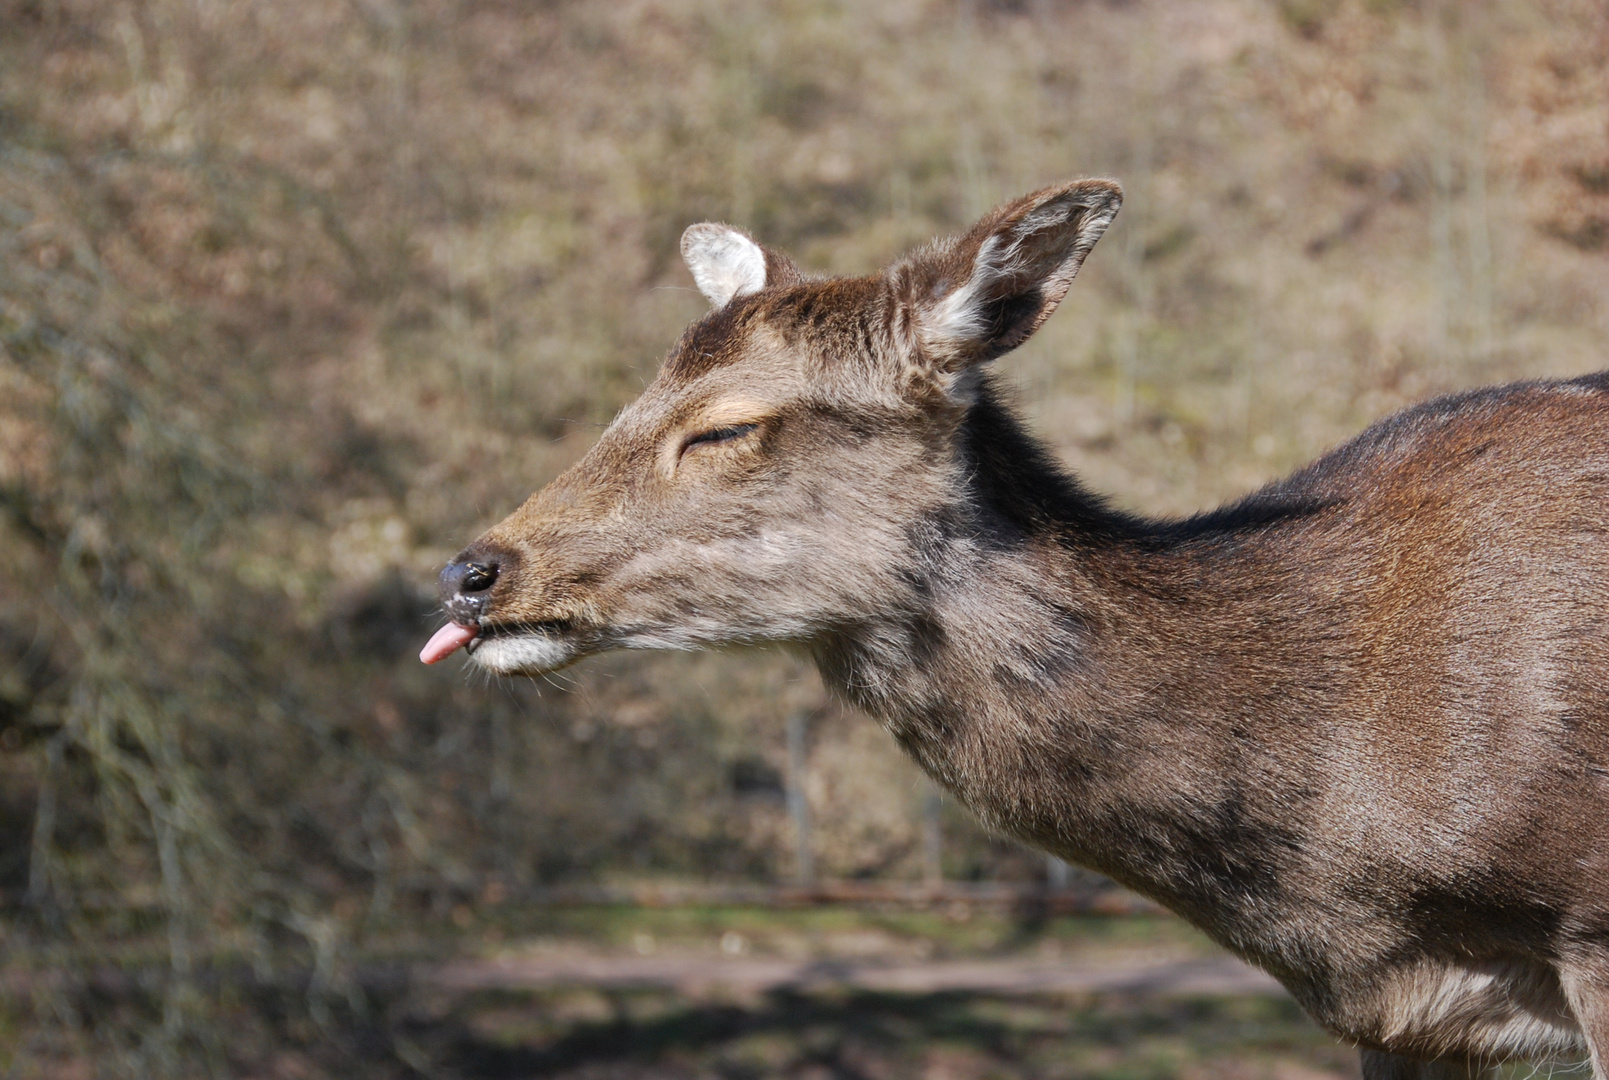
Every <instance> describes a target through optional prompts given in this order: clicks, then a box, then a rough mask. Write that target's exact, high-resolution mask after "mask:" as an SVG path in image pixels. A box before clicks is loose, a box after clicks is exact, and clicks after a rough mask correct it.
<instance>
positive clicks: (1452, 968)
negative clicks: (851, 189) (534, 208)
mask: <svg viewBox="0 0 1609 1080" xmlns="http://www.w3.org/2000/svg"><path fill="white" fill-rule="evenodd" d="M1122 198H1123V196H1122V189H1121V187H1120V186H1119V185H1118V184H1117V183H1116V182H1113V181H1110V180H1101V179H1082V180H1077V181H1071V182H1066V183H1062V184H1059V185H1056V186H1053V187H1048V188H1045V189H1043V190H1040V191H1036V192H1034V193H1032V194H1029V195H1026V196H1023V197H1022V198H1019V199H1016V200H1014V201H1011V202H1008V203H1005V204H1004V205H1002V206H1000V207H998V208H997V209H995V210H994V211H992V212H991V213H989V214H988V215H986V216H985V217H983V218H982V220H980V221H979V222H978V223H977V224H976V225H974V226H973V227H972V228H971V229H970V230H968V231H967V232H965V233H964V234H962V235H960V236H959V237H955V238H951V239H947V240H941V241H936V242H933V243H930V244H928V245H927V246H925V247H922V248H920V249H918V250H916V251H914V252H913V253H911V254H909V255H907V256H905V257H903V258H901V259H900V260H898V261H896V262H894V263H893V264H892V265H890V266H888V267H887V268H886V269H884V270H882V271H880V272H878V273H875V274H870V275H867V276H863V277H832V278H829V277H818V276H812V275H809V274H806V273H805V272H803V271H802V270H801V269H800V268H799V267H798V266H797V265H796V264H795V263H794V262H793V261H792V260H790V259H789V258H788V257H787V256H785V255H783V254H781V253H779V252H777V251H774V250H772V249H770V248H768V247H763V246H761V245H760V244H759V243H758V242H756V241H755V240H754V239H753V238H752V237H751V236H750V235H749V234H747V233H745V232H743V231H741V230H740V229H737V228H735V227H732V226H729V225H725V224H719V223H709V222H706V223H703V224H697V225H693V226H691V227H690V228H688V229H687V231H686V233H685V234H684V235H683V237H682V241H681V253H682V255H683V257H684V259H685V261H686V264H687V267H688V269H689V270H690V271H691V273H692V277H693V279H694V281H695V283H696V284H697V286H698V288H699V290H700V291H701V292H702V293H703V295H704V296H705V297H706V298H707V299H708V300H709V303H710V310H709V311H708V313H707V314H705V315H703V316H702V317H700V318H699V319H698V320H697V321H695V322H693V323H692V324H691V325H690V326H689V327H688V328H687V329H686V330H685V332H684V333H683V334H682V336H681V338H680V340H679V342H678V343H677V344H676V345H675V346H674V348H673V349H672V350H671V352H670V353H669V355H668V357H667V359H666V360H665V361H664V363H663V365H662V367H661V369H660V370H659V372H658V373H657V375H656V376H655V377H654V378H653V380H652V381H651V382H650V383H649V385H648V386H647V388H646V389H645V390H644V392H643V393H642V394H641V396H640V397H638V398H637V399H636V400H635V401H633V402H632V403H631V404H629V405H627V406H626V407H625V408H624V409H623V410H622V411H621V412H620V413H619V414H618V416H617V417H616V418H615V419H614V420H613V422H612V423H611V424H609V426H608V427H607V428H606V429H605V430H604V431H603V433H602V434H601V436H600V437H599V438H598V440H597V442H596V443H595V444H594V445H593V446H592V447H591V449H590V450H589V451H588V452H587V453H586V454H585V455H584V456H583V457H581V458H580V459H579V461H578V462H577V463H576V464H574V465H573V466H572V467H571V468H569V469H568V470H567V471H565V472H563V473H562V474H561V475H560V476H559V477H558V478H557V479H555V480H553V481H552V482H551V483H550V484H548V485H547V486H546V487H545V488H543V489H542V490H540V491H538V492H537V493H536V494H534V495H532V496H531V497H530V498H529V499H528V500H527V501H526V502H525V503H524V504H523V505H521V506H520V507H519V508H518V509H516V510H515V511H514V512H513V513H512V514H510V515H509V516H508V517H507V518H506V519H504V520H503V521H502V522H500V523H499V524H497V525H495V526H493V527H492V528H490V529H489V530H488V531H486V532H485V533H484V534H483V535H482V536H480V537H479V538H478V539H477V540H475V541H474V542H473V543H471V544H470V545H469V546H468V547H466V548H465V549H464V550H463V551H462V552H461V553H460V554H458V555H457V557H456V558H454V559H453V561H452V562H451V563H450V564H449V565H448V566H447V567H446V568H445V569H444V570H443V571H442V572H441V576H440V590H441V597H442V601H443V603H444V605H445V611H446V613H447V616H448V619H449V621H448V622H447V623H446V624H445V625H444V626H443V627H442V628H441V629H440V630H439V631H438V632H437V633H436V634H435V636H434V637H433V638H432V639H431V640H430V642H429V644H428V645H427V646H426V647H425V649H424V651H423V653H422V654H421V659H422V660H424V661H425V662H426V663H435V662H439V661H441V660H442V659H444V658H446V657H447V656H450V655H451V654H453V653H454V652H456V651H457V650H459V649H460V648H462V649H464V650H466V651H467V652H468V655H469V658H470V662H471V663H472V664H473V665H476V666H478V667H479V668H480V669H483V670H484V671H486V672H489V673H492V674H495V675H508V676H516V675H521V676H537V675H543V674H545V673H548V672H552V671H555V670H557V669H559V668H562V667H564V666H566V665H569V664H572V663H574V662H575V661H577V660H579V659H580V658H582V657H586V656H590V655H593V654H596V653H599V652H602V651H604V650H610V649H622V648H625V649H681V650H691V649H705V648H716V647H722V646H742V645H752V644H760V643H772V644H780V645H782V646H784V647H786V648H790V649H795V650H798V651H799V652H800V653H801V654H802V655H804V656H806V657H808V658H810V659H811V660H813V661H814V663H815V665H816V666H817V667H818V668H819V670H820V672H821V675H822V677H823V680H824V682H825V684H826V685H827V686H828V687H829V688H830V690H831V691H832V692H833V693H835V694H837V695H839V696H840V697H841V698H842V699H843V700H845V701H846V702H848V703H849V704H851V705H852V706H855V707H858V708H859V709H861V710H864V711H865V712H866V713H868V714H870V715H871V716H872V717H874V718H875V719H876V720H877V721H879V722H880V723H881V724H882V725H883V726H884V727H885V728H886V729H887V730H888V731H889V732H890V733H891V734H892V735H893V737H894V739H895V740H897V741H898V743H899V744H900V746H901V747H902V748H903V749H904V750H905V751H906V752H907V753H908V754H909V755H910V756H911V757H912V758H913V759H915V761H916V762H917V764H918V765H919V766H920V767H921V768H922V769H923V770H925V771H926V772H927V773H928V774H929V775H930V776H932V777H933V778H934V780H935V781H937V783H939V784H940V785H942V786H943V787H944V788H945V789H947V790H948V791H949V792H951V793H953V794H954V796H955V797H956V798H957V799H959V800H960V801H961V802H962V803H964V804H965V805H966V806H967V807H969V808H970V809H971V810H972V811H973V812H974V813H976V814H977V815H978V817H979V818H981V819H982V821H983V822H984V823H986V824H987V825H989V826H990V827H992V828H994V829H997V830H999V831H1000V832H1002V833H1005V834H1007V835H1008V836H1011V837H1015V838H1017V839H1019V840H1021V841H1023V842H1024V843H1026V844H1029V845H1032V846H1034V847H1037V848H1040V849H1043V850H1044V851H1047V852H1050V853H1053V854H1055V855H1057V856H1059V857H1061V858H1062V859H1065V860H1067V861H1069V862H1072V863H1076V864H1079V865H1082V866H1085V867H1088V868H1090V869H1092V870H1095V871H1098V872H1099V873H1101V874H1105V875H1107V876H1108V877H1110V878H1111V879H1113V880H1114V881H1116V882H1118V883H1120V884H1122V885H1123V886H1126V887H1127V888H1129V889H1131V890H1133V891H1135V892H1136V893H1139V894H1140V895H1142V896H1145V897H1149V898H1150V899H1152V900H1154V901H1156V902H1157V903H1159V904H1161V905H1163V906H1164V907H1166V908H1168V909H1171V910H1172V911H1174V912H1176V913H1177V914H1179V915H1180V916H1182V917H1183V918H1184V919H1186V920H1188V921H1189V922H1190V923H1193V924H1194V925H1195V926H1197V927H1199V928H1200V929H1201V930H1203V931H1204V932H1205V933H1206V934H1207V935H1208V936H1210V937H1211V938H1212V939H1213V940H1215V941H1216V942H1218V943H1219V944H1221V945H1223V946H1224V947H1225V948H1227V949H1228V950H1230V951H1231V952H1233V953H1234V954H1236V955H1238V956H1240V957H1242V958H1243V959H1245V960H1247V961H1249V962H1250V963H1252V964H1254V965H1256V966H1257V967H1260V968H1262V969H1263V970H1264V971H1267V972H1269V973H1270V974H1271V975H1273V976H1274V977H1275V978H1276V979H1277V980H1278V981H1279V982H1280V983H1282V984H1283V985H1284V986H1285V987H1286V989H1287V990H1288V991H1289V992H1290V994H1291V995H1292V996H1293V997H1294V998H1295V1000H1296V1001H1297V1002H1298V1003H1299V1004H1300V1005H1301V1006H1302V1007H1303V1008H1304V1009H1305V1010H1306V1011H1307V1012H1308V1013H1309V1014H1310V1015H1311V1016H1312V1017H1313V1018H1314V1019H1315V1020H1316V1021H1317V1022H1318V1023H1319V1024H1321V1025H1322V1026H1323V1027H1325V1028H1327V1029H1328V1030H1329V1031H1330V1032H1332V1033H1334V1034H1335V1035H1336V1036H1338V1037H1340V1038H1341V1039H1343V1040H1347V1041H1349V1042H1351V1043H1353V1044H1355V1045H1356V1046H1357V1047H1358V1048H1359V1049H1360V1052H1361V1058H1362V1070H1363V1076H1364V1077H1365V1078H1366V1080H1443V1078H1453V1077H1478V1076H1484V1075H1487V1074H1488V1073H1489V1071H1490V1070H1491V1069H1492V1068H1494V1067H1495V1066H1496V1065H1497V1064H1498V1063H1501V1062H1503V1061H1508V1060H1513V1059H1525V1058H1532V1059H1535V1058H1553V1057H1556V1056H1559V1055H1574V1056H1578V1057H1579V1056H1580V1055H1582V1054H1586V1055H1589V1056H1590V1060H1591V1067H1592V1070H1593V1076H1594V1077H1596V1078H1597V1080H1609V373H1606V374H1596V375H1587V376H1584V377H1580V378H1574V379H1566V380H1559V381H1532V382H1521V383H1516V384H1512V385H1508V386H1502V387H1497V388H1490V389H1481V390H1474V391H1469V392H1464V393H1460V394H1456V395H1453V396H1449V397H1441V398H1438V399H1435V400H1431V401H1428V402H1425V403H1422V404H1419V405H1417V406H1414V407H1410V408H1408V409H1407V410H1405V411H1403V412H1400V413H1398V414H1397V415H1395V416H1392V417H1390V418H1388V419H1386V420H1383V421H1381V422H1379V423H1376V424H1375V425H1374V426H1372V427H1370V428H1368V429H1367V430H1365V431H1364V432H1363V433H1362V434H1361V435H1358V436H1357V437H1356V438H1354V439H1353V440H1352V441H1350V442H1348V443H1345V444H1344V445H1342V446H1340V447H1339V448H1338V449H1335V450H1333V451H1331V452H1329V453H1328V454H1326V455H1324V456H1323V457H1321V458H1319V459H1318V460H1316V461H1314V462H1313V463H1311V464H1309V465H1307V466H1306V467H1304V468H1302V469H1300V470H1299V471H1297V472H1296V473H1294V474H1292V475H1290V476H1289V477H1287V478H1285V479H1282V480H1279V481H1276V482H1273V483H1270V484H1269V485H1267V486H1266V487H1264V488H1262V489H1261V490H1258V491H1256V492H1254V493H1252V494H1250V495H1247V496H1245V497H1244V498H1242V499H1240V500H1239V501H1236V502H1233V503H1231V504H1229V505H1226V506H1224V507H1222V508H1219V509H1216V510H1212V511H1209V512H1203V513H1200V514H1198V515H1196V516H1192V517H1187V518H1178V519H1166V520H1152V519H1148V518H1146V517H1143V516H1139V515H1135V514H1131V513H1126V512H1121V511H1119V510H1117V509H1114V508H1112V507H1111V506H1110V505H1109V504H1108V503H1107V502H1106V501H1104V500H1103V499H1102V498H1100V497H1098V496H1097V495H1095V494H1093V493H1091V492H1090V491H1088V490H1086V488H1085V487H1084V486H1082V485H1081V484H1080V483H1079V481H1078V480H1077V479H1075V478H1074V477H1073V476H1072V475H1070V474H1069V472H1068V471H1066V470H1065V469H1064V468H1063V467H1062V465H1061V464H1060V463H1059V462H1058V460H1057V459H1056V458H1055V456H1054V455H1053V454H1052V452H1051V451H1050V450H1049V449H1047V447H1046V445H1045V444H1044V443H1042V442H1041V441H1040V440H1038V439H1037V438H1036V437H1035V436H1034V435H1033V434H1031V433H1030V432H1029V430H1028V429H1027V427H1026V426H1025V422H1024V421H1023V420H1022V419H1020V418H1019V416H1018V414H1017V413H1016V412H1015V411H1014V409H1013V407H1012V405H1011V403H1010V401H1009V399H1008V395H1007V393H1006V391H1005V390H1004V389H1003V388H1002V386H1001V385H1000V383H999V381H998V379H997V377H996V376H995V375H993V374H992V370H993V365H994V362H995V361H997V360H999V359H1000V358H1001V357H1003V356H1004V355H1005V354H1007V353H1009V352H1011V351H1012V350H1013V349H1015V348H1016V347H1017V346H1019V345H1021V344H1022V343H1023V342H1024V341H1025V340H1026V339H1027V338H1028V337H1029V336H1030V335H1032V334H1033V333H1034V332H1035V331H1036V330H1037V329H1038V328H1039V327H1040V326H1041V325H1042V324H1043V323H1044V322H1045V320H1046V319H1047V318H1049V317H1050V315H1051V314H1052V313H1053V312H1054V311H1055V310H1056V308H1057V306H1058V305H1059V304H1060V303H1061V301H1062V299H1063V297H1065V296H1066V294H1067V292H1068V289H1069V287H1070V286H1071V284H1072V282H1073V279H1074V277H1075V275H1076V274H1077V273H1078V270H1079V268H1080V267H1081V266H1082V265H1083V262H1084V260H1085V257H1086V256H1088V254H1089V253H1090V251H1091V249H1092V248H1093V247H1094V245H1095V243H1096V242H1097V241H1098V240H1099V239H1100V237H1101V235H1102V234H1103V233H1104V232H1105V231H1106V229H1107V226H1108V225H1109V224H1110V223H1111V222H1112V220H1113V218H1114V217H1115V215H1116V214H1117V212H1118V208H1119V206H1120V205H1121V203H1122Z"/></svg>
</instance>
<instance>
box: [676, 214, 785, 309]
mask: <svg viewBox="0 0 1609 1080" xmlns="http://www.w3.org/2000/svg"><path fill="white" fill-rule="evenodd" d="M682 258H683V259H685V260H687V269H689V270H691V271H692V272H693V280H694V281H695V282H697V283H698V291H699V292H701V293H703V294H704V296H705V298H706V299H708V300H709V302H710V306H712V307H725V306H726V305H727V304H728V303H730V302H731V301H732V300H733V299H734V298H735V297H739V296H747V295H748V294H749V293H753V292H759V291H760V290H761V289H763V288H765V252H763V251H761V250H760V245H759V244H756V243H755V242H754V241H753V240H750V239H749V238H748V237H747V236H744V235H743V234H742V233H741V232H739V231H738V230H736V229H734V228H732V227H731V226H730V225H717V224H715V223H714V222H711V221H706V222H704V223H703V224H702V225H690V226H688V229H687V231H686V232H684V233H682Z"/></svg>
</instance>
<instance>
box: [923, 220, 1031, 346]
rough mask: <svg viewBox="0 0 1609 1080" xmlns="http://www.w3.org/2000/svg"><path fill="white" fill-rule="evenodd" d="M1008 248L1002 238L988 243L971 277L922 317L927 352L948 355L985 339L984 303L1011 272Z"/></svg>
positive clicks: (977, 260)
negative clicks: (964, 345)
mask: <svg viewBox="0 0 1609 1080" xmlns="http://www.w3.org/2000/svg"><path fill="white" fill-rule="evenodd" d="M1005 247H1006V242H1005V241H1003V240H1002V239H1001V238H1000V237H999V236H991V237H989V238H988V239H987V240H985V241H984V242H983V246H982V247H981V248H979V249H978V255H977V258H976V259H974V260H973V263H972V276H971V277H969V278H967V280H966V281H965V282H964V283H963V284H961V285H959V286H957V287H955V288H953V289H951V290H950V291H949V292H948V293H946V294H945V295H944V297H943V298H942V299H940V300H939V302H938V303H937V304H934V305H933V306H932V307H931V308H929V309H928V310H927V311H926V312H925V313H923V315H922V317H921V320H920V322H919V323H918V331H919V333H920V334H921V336H922V345H923V346H924V347H925V348H927V349H930V350H935V351H938V352H946V351H948V350H950V349H953V348H955V347H957V346H959V345H961V344H962V343H963V342H967V341H971V340H973V339H975V338H978V337H981V336H982V335H983V333H984V330H985V327H984V325H983V305H982V301H983V299H984V297H985V296H986V295H987V293H988V290H989V288H990V287H991V286H992V285H993V284H994V283H995V282H997V281H999V280H1000V279H1001V278H1003V277H1006V276H1007V275H1008V274H1009V273H1010V272H1011V266H1010V261H1011V260H1010V255H1011V252H1010V251H1009V250H1007V251H1002V250H1001V249H1002V248H1005ZM1011 247H1012V248H1015V247H1017V245H1016V244H1014V243H1013V244H1011ZM1002 256H1004V257H1002Z"/></svg>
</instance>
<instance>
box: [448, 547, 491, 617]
mask: <svg viewBox="0 0 1609 1080" xmlns="http://www.w3.org/2000/svg"><path fill="white" fill-rule="evenodd" d="M496 583H497V564H496V563H494V562H455V563H448V564H447V567H446V569H444V570H442V572H441V600H442V603H444V604H446V605H447V612H448V614H449V615H451V616H452V618H453V619H454V620H456V621H458V622H461V623H466V624H467V623H473V622H476V621H478V620H479V619H480V617H481V616H482V615H484V614H485V613H486V602H487V597H486V596H485V595H484V594H485V592H486V590H487V589H490V588H491V587H492V586H493V585H494V584H496Z"/></svg>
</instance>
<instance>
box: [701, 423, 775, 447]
mask: <svg viewBox="0 0 1609 1080" xmlns="http://www.w3.org/2000/svg"><path fill="white" fill-rule="evenodd" d="M759 426H760V425H759V424H728V425H727V426H726V427H718V428H710V429H709V430H708V431H701V432H699V433H698V434H697V435H694V436H693V437H692V438H691V439H688V440H687V442H686V444H685V445H683V447H682V450H683V451H684V452H685V451H687V450H691V449H692V448H693V447H695V446H698V445H700V444H704V443H725V442H734V441H735V440H737V439H741V438H742V437H743V436H745V435H747V434H748V433H749V432H751V431H753V430H754V429H755V428H757V427H759Z"/></svg>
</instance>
